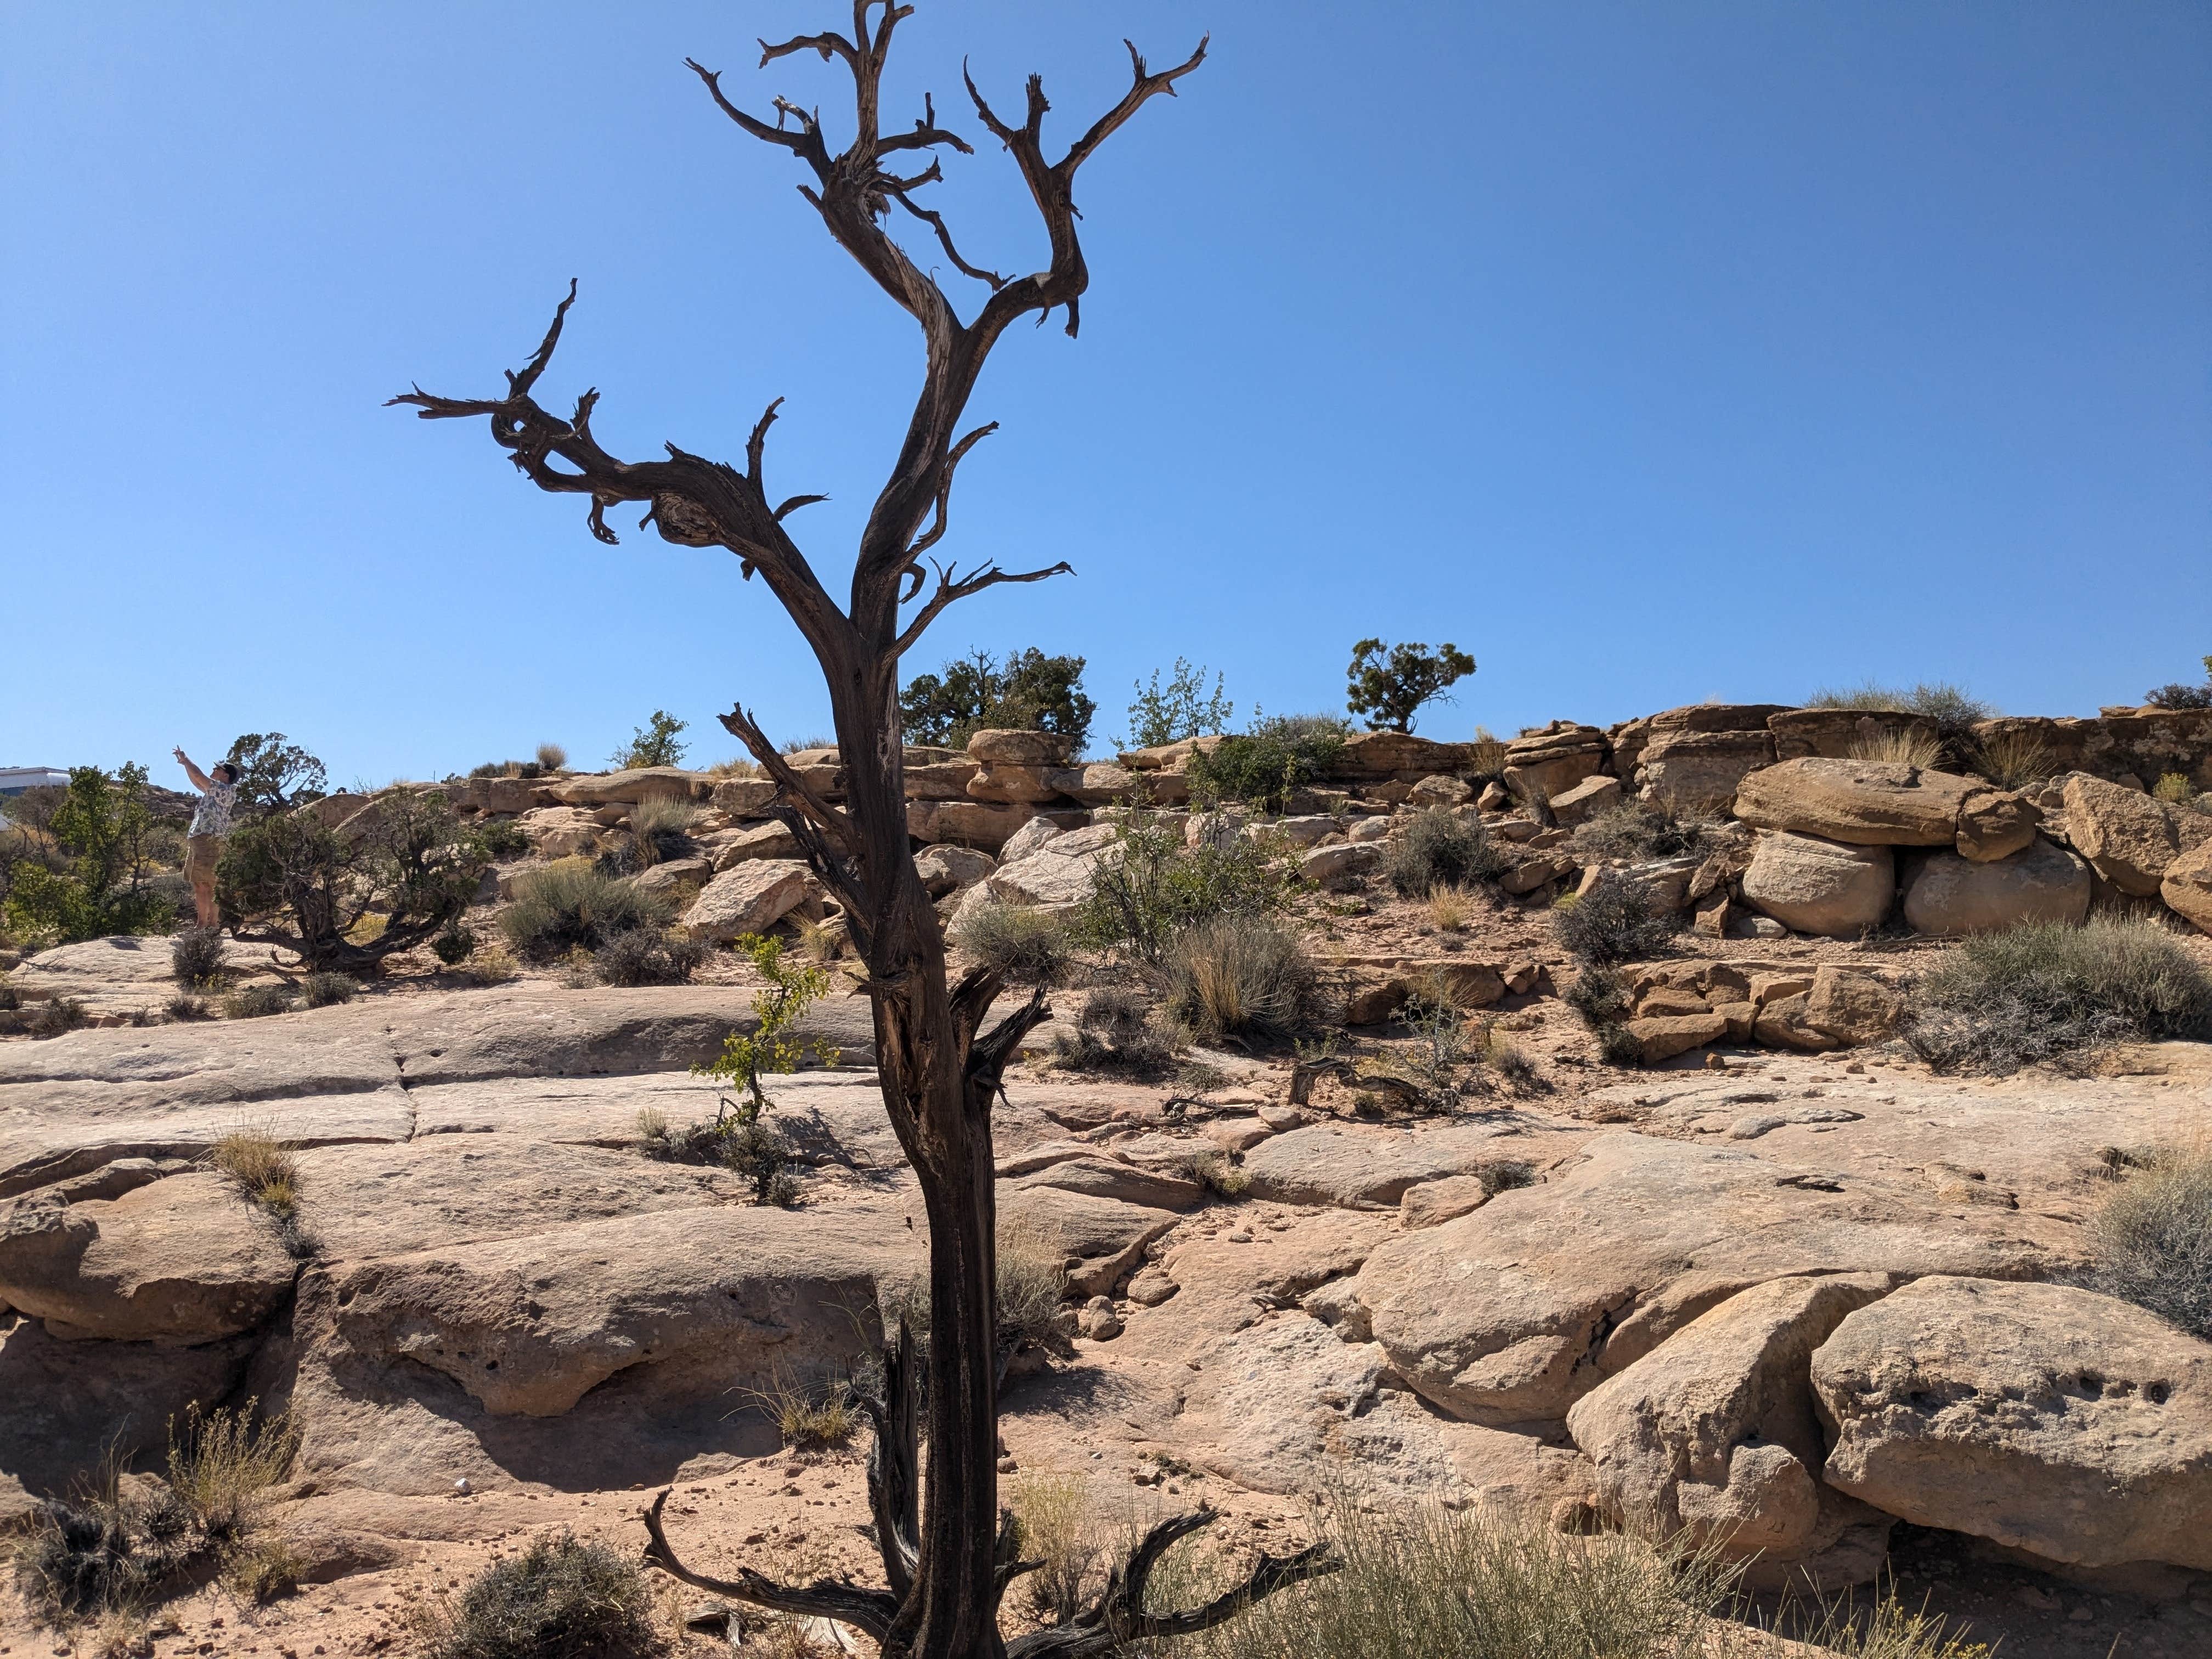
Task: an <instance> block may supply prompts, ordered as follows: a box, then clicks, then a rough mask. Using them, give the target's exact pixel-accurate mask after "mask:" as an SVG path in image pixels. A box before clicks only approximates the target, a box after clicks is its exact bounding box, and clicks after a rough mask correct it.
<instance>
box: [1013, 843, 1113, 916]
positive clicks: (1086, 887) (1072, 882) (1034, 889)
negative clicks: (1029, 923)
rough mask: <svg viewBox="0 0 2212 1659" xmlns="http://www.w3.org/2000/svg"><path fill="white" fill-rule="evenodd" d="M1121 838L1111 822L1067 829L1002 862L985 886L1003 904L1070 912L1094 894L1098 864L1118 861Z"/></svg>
mask: <svg viewBox="0 0 2212 1659" xmlns="http://www.w3.org/2000/svg"><path fill="white" fill-rule="evenodd" d="M1120 835H1121V832H1120V830H1119V829H1117V828H1116V827H1115V825H1113V824H1110V823H1098V824H1093V825H1091V827H1090V828H1089V829H1070V830H1067V831H1066V832H1065V833H1064V834H1061V835H1057V836H1053V837H1052V838H1051V839H1050V840H1048V841H1047V842H1044V843H1043V845H1042V846H1040V847H1038V848H1036V851H1034V852H1032V853H1030V854H1027V855H1025V856H1024V857H1021V858H1017V859H1012V860H1008V861H1006V862H1004V863H1001V864H1000V866H999V867H998V868H997V869H996V870H994V871H993V872H991V873H990V875H988V876H987V877H986V878H984V885H985V886H986V887H987V888H989V889H990V890H991V894H992V896H994V898H997V899H999V900H1000V902H1004V903H1007V904H1033V905H1041V906H1043V907H1046V908H1050V909H1055V910H1064V909H1068V908H1072V907H1073V906H1075V905H1078V904H1080V903H1082V902H1083V901H1084V900H1085V899H1087V898H1089V897H1090V896H1091V889H1092V887H1093V886H1094V885H1095V884H1096V883H1097V872H1098V866H1099V864H1100V862H1101V861H1102V860H1107V859H1113V858H1118V856H1119V854H1118V853H1117V852H1116V850H1115V849H1116V848H1117V846H1118V844H1119V842H1120Z"/></svg>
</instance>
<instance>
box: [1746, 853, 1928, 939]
mask: <svg viewBox="0 0 2212 1659" xmlns="http://www.w3.org/2000/svg"><path fill="white" fill-rule="evenodd" d="M1896 891H1897V866H1896V860H1895V859H1894V857H1893V854H1891V852H1890V850H1889V848H1887V847H1847V846H1844V844H1843V843H1842V842H1832V841H1823V840H1821V839H1820V838H1819V837H1818V836H1800V835H1794V834H1792V833H1790V831H1788V830H1775V831H1771V832H1770V833H1768V834H1766V835H1765V836H1760V837H1759V846H1758V848H1757V849H1756V850H1755V851H1753V854H1752V856H1751V866H1750V868H1748V869H1747V870H1746V871H1745V872H1744V873H1743V896H1744V897H1745V899H1746V900H1747V901H1748V902H1750V903H1752V904H1753V905H1755V906H1756V907H1758V908H1759V909H1760V910H1762V911H1764V912H1765V914H1766V915H1770V916H1771V917H1773V918H1774V920H1775V921H1778V922H1780V923H1781V924H1782V925H1783V926H1784V927H1787V928H1789V929H1790V931H1791V932H1792V933H1822V934H1826V936H1827V937H1829V938H1831V939H1851V938H1855V937H1857V935H1858V934H1860V933H1864V932H1865V931H1866V930H1867V929H1868V928H1869V927H1878V926H1879V925H1880V924H1881V919H1882V918H1883V917H1884V916H1886V915H1888V914H1889V906H1890V902H1891V900H1892V899H1893V898H1894V897H1895V896H1896Z"/></svg>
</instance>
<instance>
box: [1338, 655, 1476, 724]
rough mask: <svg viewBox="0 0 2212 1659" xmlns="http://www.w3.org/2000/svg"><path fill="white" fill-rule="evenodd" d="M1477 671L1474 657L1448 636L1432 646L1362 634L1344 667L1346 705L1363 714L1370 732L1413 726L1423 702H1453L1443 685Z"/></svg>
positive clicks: (1356, 712) (1354, 712) (1355, 712)
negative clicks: (1388, 641) (1394, 642)
mask: <svg viewBox="0 0 2212 1659" xmlns="http://www.w3.org/2000/svg"><path fill="white" fill-rule="evenodd" d="M1473 672H1474V658H1472V657H1470V656H1468V654H1467V653H1466V652H1464V651H1462V650H1461V649H1460V648H1459V647H1457V646H1455V645H1452V644H1450V643H1449V642H1447V643H1446V644H1445V645H1443V647H1441V648H1439V649H1437V650H1435V651H1431V650H1430V649H1429V647H1427V646H1425V645H1419V644H1402V645H1390V646H1386V645H1384V644H1383V641H1380V640H1362V641H1359V642H1358V644H1356V645H1354V646H1353V647H1352V666H1351V667H1350V668H1349V669H1347V670H1346V679H1347V682H1348V684H1347V687H1346V707H1347V708H1350V709H1351V710H1352V713H1353V714H1361V715H1364V716H1365V717H1366V720H1367V729H1368V730H1369V731H1370V732H1410V731H1412V730H1413V715H1414V714H1415V712H1416V711H1417V710H1419V708H1420V707H1421V705H1422V704H1423V703H1425V702H1450V701H1451V694H1450V693H1449V691H1448V690H1446V689H1445V688H1447V687H1448V686H1449V685H1451V684H1454V683H1455V681H1457V680H1459V679H1461V678H1464V677H1465V676H1467V675H1468V674H1472V673H1473Z"/></svg>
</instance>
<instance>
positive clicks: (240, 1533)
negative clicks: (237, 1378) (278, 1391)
mask: <svg viewBox="0 0 2212 1659" xmlns="http://www.w3.org/2000/svg"><path fill="white" fill-rule="evenodd" d="M255 1404H256V1402H255V1401H252V1400H248V1401H246V1403H245V1404H244V1405H243V1406H241V1407H239V1408H238V1409H237V1410H236V1411H214V1412H206V1413H203V1412H202V1411H201V1409H200V1408H199V1407H198V1406H197V1405H192V1406H188V1407H185V1419H184V1425H183V1429H182V1431H181V1433H180V1432H179V1427H178V1424H177V1421H176V1419H173V1418H172V1419H170V1422H169V1490H170V1491H172V1492H174V1493H175V1494H176V1495H177V1499H178V1501H179V1503H181V1504H183V1505H184V1506H185V1510H186V1511H187V1512H188V1513H189V1514H190V1515H191V1518H192V1522H193V1524H194V1525H195V1526H197V1528H199V1529H200V1531H201V1533H202V1534H204V1536H205V1537H206V1538H207V1539H208V1540H209V1541H210V1542H212V1543H214V1544H216V1545H217V1546H226V1545H229V1544H232V1543H234V1542H237V1541H240V1540H242V1539H243V1538H244V1537H245V1536H246V1534H248V1533H249V1532H251V1531H252V1528H253V1525H254V1522H255V1520H256V1519H257V1516H258V1510H259V1509H260V1507H261V1505H262V1504H264V1503H265V1502H266V1500H267V1498H268V1493H269V1489H270V1487H272V1486H276V1484H277V1483H278V1482H279V1481H281V1480H283V1478H284V1476H285V1474H286V1473H287V1471H289V1469H290V1468H291V1467H292V1458H293V1455H294V1454H295V1453H296V1452H297V1451H298V1450H299V1449H300V1433H299V1431H298V1430H297V1429H295V1427H293V1425H292V1421H291V1418H290V1415H289V1413H279V1414H278V1415H276V1416H275V1417H272V1418H269V1419H264V1420H263V1421H260V1422H258V1423H257V1422H256V1421H255V1420H254V1413H253V1408H254V1406H255Z"/></svg>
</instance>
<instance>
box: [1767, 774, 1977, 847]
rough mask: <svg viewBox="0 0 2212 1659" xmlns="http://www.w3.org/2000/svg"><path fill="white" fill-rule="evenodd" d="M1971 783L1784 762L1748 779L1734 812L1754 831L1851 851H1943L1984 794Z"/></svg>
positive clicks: (1944, 776)
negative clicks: (1969, 806) (1970, 800)
mask: <svg viewBox="0 0 2212 1659" xmlns="http://www.w3.org/2000/svg"><path fill="white" fill-rule="evenodd" d="M1986 787H1987V786H1986V785H1984V784H1983V783H1982V781H1980V780H1979V779H1978V778H1966V777H1958V776H1954V775H1952V774H1950V773H1948V772H1932V771H1929V770H1926V769H1923V768H1921V767H1917V766H1907V765H1905V764H1903V763H1899V762H1894V761H1854V760H1823V759H1819V758H1814V757H1807V758H1804V759H1800V760H1786V761H1783V762H1781V763H1779V764H1778V765H1774V766H1770V767H1766V768H1764V769H1761V770H1759V771H1756V772H1753V773H1751V774H1750V775H1747V777H1746V778H1745V779H1744V781H1743V783H1742V785H1741V787H1740V788H1739V789H1738V790H1737V791H1736V797H1735V815H1736V817H1740V818H1741V819H1742V820H1743V821H1744V822H1745V823H1749V824H1754V825H1756V826H1757V827H1759V829H1786V830H1789V831H1791V832H1792V833H1794V834H1796V835H1800V836H1819V837H1820V839H1822V840H1823V841H1833V842H1845V843H1847V844H1848V845H1850V846H1855V847H1948V846H1951V845H1952V844H1953V843H1954V842H1955V841H1956V840H1957V837H1958V833H1959V809H1960V807H1961V806H1962V805H1965V803H1966V798H1967V796H1968V795H1970V794H1972V793H1974V792H1975V791H1977V790H1985V789H1986Z"/></svg>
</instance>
